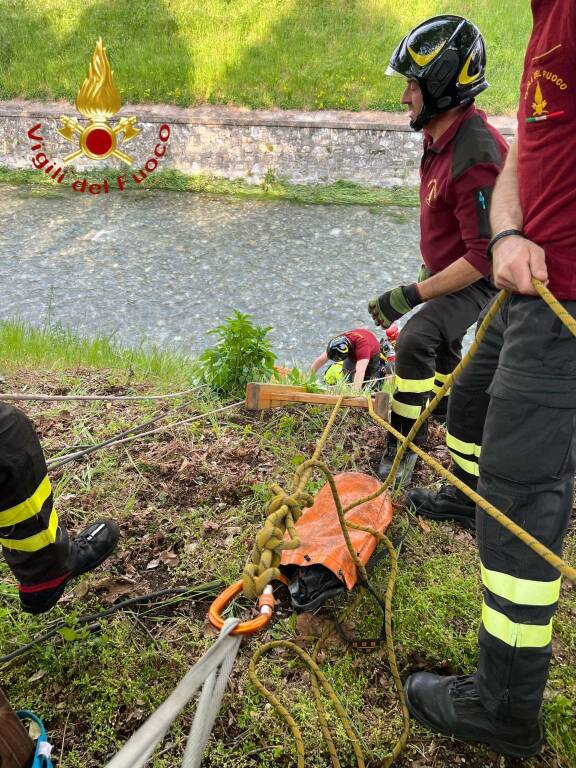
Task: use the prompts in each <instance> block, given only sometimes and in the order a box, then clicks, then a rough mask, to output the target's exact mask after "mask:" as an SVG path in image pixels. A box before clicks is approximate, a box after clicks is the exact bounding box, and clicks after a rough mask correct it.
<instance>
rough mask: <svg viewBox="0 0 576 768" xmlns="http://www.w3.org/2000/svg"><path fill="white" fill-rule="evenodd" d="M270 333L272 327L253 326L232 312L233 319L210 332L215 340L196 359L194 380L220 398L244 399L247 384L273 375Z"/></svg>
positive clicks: (249, 318)
mask: <svg viewBox="0 0 576 768" xmlns="http://www.w3.org/2000/svg"><path fill="white" fill-rule="evenodd" d="M270 330H272V327H271V326H266V327H262V326H259V325H256V324H254V323H253V322H252V320H251V316H250V315H246V314H244V313H242V312H238V310H234V315H233V316H232V317H229V318H227V319H226V321H225V322H224V323H223V324H222V325H219V326H217V327H216V328H214V329H212V330H211V331H209V333H211V334H214V335H216V336H217V337H218V341H217V342H216V344H215V345H214V346H213V347H209V348H208V349H205V350H204V352H202V354H201V355H200V356H199V357H198V359H197V361H196V363H195V365H194V381H196V382H197V383H199V384H207V385H208V386H209V387H210V388H211V389H213V390H214V391H215V392H217V393H218V394H219V395H220V396H234V397H243V396H244V393H245V391H246V384H248V382H250V381H258V380H259V379H262V378H270V377H271V376H272V375H273V372H274V362H275V360H276V355H275V354H274V353H273V352H272V345H271V342H270V340H269V339H268V338H267V336H268V333H269V331H270Z"/></svg>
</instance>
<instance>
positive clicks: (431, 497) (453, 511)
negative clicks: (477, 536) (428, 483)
mask: <svg viewBox="0 0 576 768" xmlns="http://www.w3.org/2000/svg"><path fill="white" fill-rule="evenodd" d="M406 504H407V505H408V504H412V505H413V506H414V507H415V512H416V514H418V515H422V517H427V518H429V519H430V520H456V522H457V523H460V525H462V527H463V528H469V529H470V530H472V531H475V530H476V505H475V504H474V502H473V501H470V499H469V498H468V497H467V496H465V495H464V494H463V493H462V492H461V491H459V490H458V489H457V488H454V486H452V485H445V486H444V487H443V488H441V489H440V490H439V491H429V490H426V489H425V488H414V489H413V490H411V491H408V493H407V494H406Z"/></svg>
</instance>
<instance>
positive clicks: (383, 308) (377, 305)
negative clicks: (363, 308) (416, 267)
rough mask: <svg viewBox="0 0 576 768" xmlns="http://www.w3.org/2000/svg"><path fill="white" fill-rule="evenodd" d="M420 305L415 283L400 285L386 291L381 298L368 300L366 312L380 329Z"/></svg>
mask: <svg viewBox="0 0 576 768" xmlns="http://www.w3.org/2000/svg"><path fill="white" fill-rule="evenodd" d="M418 304H422V299H421V298H420V294H419V293H418V289H417V288H416V283H412V285H400V286H399V287H398V288H393V289H392V290H391V291H386V293H383V294H382V296H378V297H377V298H374V299H370V301H369V302H368V312H370V314H371V315H372V319H373V320H374V322H375V323H376V325H379V326H380V327H381V328H388V327H389V326H390V325H392V323H394V322H395V321H396V320H398V318H399V317H402V315H405V314H406V312H410V310H411V309H414V307H417V306H418Z"/></svg>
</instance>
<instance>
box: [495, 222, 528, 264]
mask: <svg viewBox="0 0 576 768" xmlns="http://www.w3.org/2000/svg"><path fill="white" fill-rule="evenodd" d="M512 236H515V237H524V232H522V230H521V229H503V230H502V232H498V234H497V235H494V237H493V238H492V240H490V242H489V243H488V248H486V258H487V259H488V260H489V261H492V249H493V248H494V246H495V245H496V243H497V242H498V240H502V239H503V238H504V237H512Z"/></svg>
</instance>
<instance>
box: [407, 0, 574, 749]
mask: <svg viewBox="0 0 576 768" xmlns="http://www.w3.org/2000/svg"><path fill="white" fill-rule="evenodd" d="M531 5H532V16H533V28H532V33H531V36H530V40H529V42H528V47H527V50H526V53H525V56H524V69H523V74H522V78H521V81H520V99H519V108H518V132H517V137H516V140H515V142H514V144H513V145H512V147H511V149H510V152H509V154H508V157H507V160H506V164H505V166H504V169H503V171H502V174H501V175H500V177H499V179H498V182H497V184H496V188H495V190H494V197H493V205H492V211H491V217H490V218H491V226H492V239H491V241H490V246H489V249H488V251H489V253H490V254H491V255H492V257H493V274H494V282H495V284H496V285H497V286H498V287H499V288H504V289H506V290H507V291H508V292H509V295H508V296H507V298H506V299H505V301H504V303H503V305H502V307H501V308H500V310H499V312H498V313H497V314H496V316H495V318H494V320H493V321H492V323H491V324H490V326H489V327H488V328H487V331H486V334H485V336H484V338H483V340H482V341H481V343H480V345H479V347H478V350H477V352H476V354H475V355H474V357H473V359H472V360H471V361H470V364H469V365H468V366H467V368H466V369H465V370H464V372H463V374H462V376H461V377H460V378H459V379H458V380H457V381H456V382H455V384H454V393H455V394H456V392H457V393H458V397H457V398H455V400H454V401H452V400H451V402H450V407H449V413H448V422H449V424H450V421H451V419H452V411H453V410H454V409H455V408H456V406H458V410H459V412H460V413H464V414H465V422H466V425H467V431H466V432H465V433H464V434H463V435H462V439H461V441H460V446H459V450H460V451H461V452H462V453H463V455H466V454H468V453H469V452H470V448H473V449H474V455H475V456H477V457H478V458H477V462H478V474H479V477H478V493H479V494H480V495H481V496H483V497H484V498H485V499H487V500H488V501H489V502H490V503H491V504H493V505H494V506H496V507H497V508H498V509H500V510H502V511H503V512H504V513H505V514H506V515H507V516H508V517H509V518H510V519H511V520H513V521H514V522H515V523H517V524H519V525H520V526H521V527H522V528H523V529H524V530H525V531H526V532H527V533H528V534H530V535H532V536H533V537H535V538H536V539H537V540H538V541H540V542H541V543H542V544H544V545H545V546H546V547H548V548H549V549H550V550H552V552H554V553H555V554H557V555H560V556H561V555H562V549H563V542H564V540H565V536H566V532H567V530H568V528H569V525H570V521H571V518H573V498H574V473H575V471H576V338H575V337H574V336H573V335H572V333H571V332H570V331H569V330H568V328H567V327H566V326H565V325H564V323H563V322H562V321H561V320H560V319H558V318H557V317H556V316H555V315H554V314H553V313H552V311H551V310H550V308H549V307H548V306H547V305H546V303H545V302H544V301H543V300H542V299H541V298H540V297H539V296H538V295H537V292H536V289H535V287H534V285H533V283H532V280H533V278H537V279H538V280H540V281H541V282H542V283H544V284H545V285H547V286H548V289H549V290H550V291H551V292H552V293H553V294H554V296H556V298H557V299H558V300H559V302H560V304H561V305H562V306H563V307H564V309H565V311H566V312H567V313H568V314H569V315H571V316H572V317H573V318H574V317H576V166H575V165H574V150H575V146H576V139H575V137H574V116H575V115H576V42H575V37H574V30H576V0H532V3H531ZM473 443H477V444H476V445H473ZM476 531H477V542H478V550H479V555H480V577H481V579H482V584H483V587H484V591H483V597H482V611H481V616H482V619H481V624H480V629H479V632H478V644H479V657H478V665H477V668H476V670H475V671H474V672H473V673H472V674H468V675H458V676H447V677H446V676H440V675H435V674H431V673H429V672H417V673H415V674H412V675H410V676H409V677H408V679H407V681H406V685H405V690H406V698H407V703H408V708H409V710H410V712H411V713H412V715H413V716H414V717H415V718H416V719H417V720H418V721H419V722H420V723H422V724H423V725H425V726H426V727H427V728H429V729H431V730H433V731H435V732H438V733H442V734H445V735H448V736H451V737H455V738H457V739H461V740H463V741H469V742H479V743H482V744H488V745H489V746H490V747H492V749H494V750H495V751H496V752H499V753H501V754H505V755H511V756H513V757H517V758H528V757H531V756H533V755H536V754H537V753H538V752H539V751H540V749H541V747H542V744H543V738H544V737H543V719H542V713H541V707H542V701H543V698H544V691H545V688H546V682H547V679H548V672H549V665H550V660H551V657H552V622H553V617H554V614H555V612H556V609H557V606H558V600H559V597H560V587H561V578H560V573H559V572H558V571H557V570H556V569H555V568H554V567H552V566H551V565H550V564H549V563H548V562H547V561H545V560H544V559H543V558H542V557H540V556H539V555H538V554H536V553H535V552H534V551H532V549H530V548H529V547H528V546H527V545H526V544H524V543H523V542H522V541H520V539H518V538H517V537H515V536H513V535H512V534H511V533H510V532H508V531H507V530H506V529H505V528H504V527H502V526H501V525H500V524H499V523H497V522H496V521H495V520H494V519H493V518H491V517H489V516H488V515H487V514H486V513H485V512H484V511H482V510H481V509H480V508H478V507H477V508H476ZM550 693H551V695H553V692H552V691H551V692H550ZM567 728H568V730H567V731H566V733H568V732H570V733H571V734H573V733H574V730H573V728H574V721H573V720H572V726H570V725H567ZM570 729H572V730H570ZM538 764H540V763H538Z"/></svg>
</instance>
